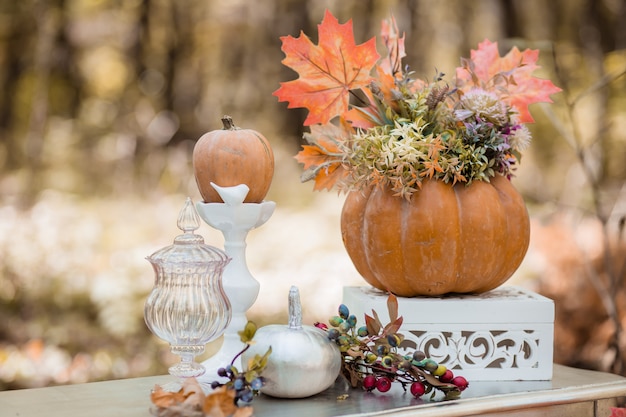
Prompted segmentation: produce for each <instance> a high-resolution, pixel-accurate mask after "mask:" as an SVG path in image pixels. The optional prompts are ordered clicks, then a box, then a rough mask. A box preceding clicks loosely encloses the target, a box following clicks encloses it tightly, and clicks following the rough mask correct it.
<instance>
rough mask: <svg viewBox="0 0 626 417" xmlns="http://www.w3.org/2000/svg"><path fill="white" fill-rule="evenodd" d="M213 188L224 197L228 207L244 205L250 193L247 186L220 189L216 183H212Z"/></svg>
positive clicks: (240, 185)
mask: <svg viewBox="0 0 626 417" xmlns="http://www.w3.org/2000/svg"><path fill="white" fill-rule="evenodd" d="M211 187H213V188H214V189H215V191H217V193H218V194H219V195H220V197H222V200H223V201H224V203H226V205H227V206H231V207H234V206H238V205H240V204H242V203H243V200H245V199H246V196H247V195H248V192H249V191H250V187H248V186H247V185H246V184H239V185H235V186H234V187H220V186H219V185H217V184H215V183H213V182H212V183H211Z"/></svg>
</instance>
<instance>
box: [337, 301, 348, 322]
mask: <svg viewBox="0 0 626 417" xmlns="http://www.w3.org/2000/svg"><path fill="white" fill-rule="evenodd" d="M338 312H339V317H341V318H342V319H344V320H345V319H347V318H348V316H350V309H348V306H346V305H345V304H341V305H340V306H339V309H338Z"/></svg>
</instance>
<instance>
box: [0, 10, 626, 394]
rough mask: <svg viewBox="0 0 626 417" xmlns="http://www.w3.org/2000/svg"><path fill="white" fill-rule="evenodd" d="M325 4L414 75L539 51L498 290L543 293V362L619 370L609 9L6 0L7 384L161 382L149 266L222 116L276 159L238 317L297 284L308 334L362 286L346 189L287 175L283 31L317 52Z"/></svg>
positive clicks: (2, 260) (618, 59) (613, 15)
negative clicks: (254, 284) (346, 232)
mask: <svg viewBox="0 0 626 417" xmlns="http://www.w3.org/2000/svg"><path fill="white" fill-rule="evenodd" d="M326 8H328V9H330V10H331V11H332V13H333V14H334V15H335V16H336V17H337V18H338V19H339V21H340V22H341V23H343V22H346V21H347V20H348V19H350V18H351V19H353V22H354V31H355V38H356V40H357V43H361V42H365V41H366V40H367V39H369V38H371V37H373V36H377V35H378V33H379V30H380V22H381V20H382V19H384V18H387V17H389V15H390V14H393V15H394V16H395V17H396V19H397V22H398V25H399V27H400V29H401V31H405V32H406V50H407V55H408V57H407V58H406V59H405V63H406V64H407V65H409V66H410V68H411V69H412V70H413V71H415V72H416V74H417V75H418V76H421V77H428V78H430V77H432V76H433V75H434V74H435V73H436V70H439V71H442V72H444V73H446V74H449V75H450V76H452V75H453V74H454V69H455V67H456V66H458V65H459V62H460V57H461V56H469V51H470V50H471V49H473V48H476V47H477V44H478V42H480V41H482V40H484V39H485V38H488V39H490V40H492V41H498V43H499V46H500V48H501V54H502V55H503V54H504V53H506V52H507V51H508V50H509V49H510V48H511V47H513V46H517V47H518V48H520V49H525V48H532V49H539V50H540V65H541V66H542V69H541V71H540V74H539V75H540V76H542V77H545V78H550V79H552V80H553V82H554V83H555V84H556V85H558V86H560V87H561V88H563V90H564V91H563V92H562V93H559V94H557V95H554V96H553V98H554V100H555V104H554V105H548V106H542V105H533V106H531V112H532V113H533V115H534V117H535V119H536V120H537V122H536V123H535V124H534V125H531V126H530V128H531V130H532V132H533V136H534V139H533V144H532V145H531V148H530V150H529V151H528V152H527V153H526V154H525V156H524V159H523V160H522V163H521V167H520V168H519V170H518V172H517V177H516V178H515V179H514V183H515V185H516V186H517V187H518V189H519V190H520V191H521V192H522V193H523V195H524V197H525V199H526V201H527V203H528V208H529V211H530V213H531V216H532V219H533V220H532V238H531V247H530V250H529V252H528V255H527V257H526V259H525V261H524V263H523V264H522V267H521V268H520V270H519V271H518V272H517V273H516V275H515V276H514V277H513V278H512V280H511V283H514V284H517V285H523V286H526V287H528V288H531V289H533V290H535V291H538V292H539V293H541V294H543V295H546V296H548V297H551V298H553V299H554V300H555V302H556V308H557V319H556V320H557V321H556V325H555V327H556V329H555V333H556V335H555V337H556V339H555V361H556V362H558V363H562V364H566V365H573V366H579V367H584V368H591V369H599V370H604V371H611V372H615V373H621V374H626V372H625V370H624V365H623V359H624V358H623V357H622V355H624V354H626V349H625V348H624V346H625V338H626V334H624V331H623V328H624V326H625V325H626V298H625V287H626V286H625V279H626V273H625V272H626V271H625V270H626V267H625V262H626V261H625V259H626V244H625V242H624V219H625V215H626V186H625V179H626V164H625V163H624V161H626V133H624V132H626V77H625V76H624V74H625V71H626V25H624V24H623V22H624V21H626V2H625V1H624V0H552V1H542V0H475V1H471V2H470V1H461V0H341V1H330V0H255V1H249V0H20V1H16V0H0V389H13V388H22V387H34V386H46V385H54V384H65V383H77V382H84V381H94V380H101V379H112V378H123V377H131V376H140V375H149V374H156V373H158V372H160V373H165V372H166V369H167V366H168V365H169V364H171V361H172V360H173V358H171V357H170V356H169V355H168V353H167V346H166V345H164V344H163V343H162V342H160V341H158V340H157V339H156V338H154V337H153V336H152V335H151V334H150V333H149V331H148V330H147V329H146V327H145V324H144V323H143V303H144V300H145V298H146V296H147V294H148V292H149V291H150V289H151V287H152V283H153V272H152V269H151V267H150V265H149V263H148V262H147V261H146V260H145V257H146V256H148V255H149V254H151V253H152V252H154V251H156V250H158V249H160V248H161V247H163V246H167V245H169V244H171V242H172V239H173V238H174V237H175V236H176V235H177V234H178V229H177V228H176V217H177V214H178V211H179V209H180V208H182V205H183V203H184V199H185V197H186V196H191V197H192V198H193V199H194V200H195V201H198V200H199V193H198V191H197V189H196V186H195V182H194V179H193V173H192V169H191V152H192V149H193V146H194V143H195V141H196V140H197V139H198V138H199V137H200V136H201V135H202V134H203V133H205V132H207V131H210V130H214V129H220V128H221V122H220V117H221V116H222V115H224V114H229V115H231V116H232V117H233V119H234V120H235V123H236V124H237V125H239V126H241V127H245V128H252V129H255V130H258V131H260V132H262V133H263V134H264V135H265V136H266V137H267V138H268V139H269V140H270V142H271V143H272V146H273V148H274V151H275V155H276V165H277V168H276V174H275V177H274V182H273V185H272V189H271V191H270V195H269V196H268V199H271V200H274V201H276V202H277V210H276V212H275V214H274V216H273V217H272V219H270V221H269V222H268V223H267V224H265V225H264V226H263V227H262V228H259V229H258V230H255V231H253V233H251V235H250V236H249V240H248V262H249V265H250V269H251V271H252V273H253V274H254V275H255V276H256V277H257V279H258V280H259V281H260V282H261V293H260V295H259V299H258V301H257V303H256V304H255V306H254V307H253V308H252V310H251V311H250V316H251V317H250V318H252V319H254V320H256V321H257V322H259V323H260V324H266V323H269V322H279V321H285V320H286V305H287V300H286V299H287V292H288V288H289V286H290V285H291V284H295V285H298V286H299V287H300V289H301V292H302V293H303V294H305V296H304V297H303V305H304V309H305V311H304V314H305V321H306V322H308V323H309V324H311V323H312V322H313V321H314V320H325V319H326V318H327V317H328V316H329V315H331V314H332V311H334V309H335V307H336V305H337V304H338V303H339V302H340V300H341V289H342V287H343V286H344V285H363V284H364V281H362V280H361V279H360V278H359V277H358V276H357V274H356V272H355V270H354V268H353V267H352V265H351V263H350V261H349V259H348V258H347V255H346V253H345V251H344V249H343V246H342V243H341V237H340V231H339V215H340V210H341V205H342V202H343V196H342V195H336V194H334V193H313V192H312V185H311V184H308V183H307V184H301V183H300V182H299V175H300V167H299V166H298V165H297V163H296V162H295V160H294V159H293V155H295V154H296V153H297V152H298V148H299V146H300V143H301V136H302V132H303V128H302V121H303V119H304V116H305V113H304V111H300V110H287V108H286V104H285V103H278V102H277V100H276V98H275V97H273V96H272V92H273V91H274V90H276V89H277V88H278V87H279V83H280V82H281V81H287V80H291V79H294V78H295V77H296V74H295V73H293V72H291V71H290V70H289V69H287V68H286V67H284V66H282V65H281V60H282V59H283V54H282V52H281V50H280V45H281V43H280V37H281V36H285V35H293V36H298V34H299V33H300V30H303V31H304V32H305V33H307V34H308V35H309V36H311V37H312V38H313V40H314V41H316V36H315V34H316V25H317V24H319V23H320V22H321V20H322V17H323V14H324V10H325V9H326ZM379 51H381V52H382V46H381V45H379ZM200 233H201V234H203V235H204V236H205V239H206V241H207V243H209V244H213V245H215V246H221V245H222V240H221V235H219V234H218V233H217V232H216V231H214V230H212V229H210V228H209V227H208V226H206V225H204V226H203V228H201V231H200ZM620 352H621V353H620Z"/></svg>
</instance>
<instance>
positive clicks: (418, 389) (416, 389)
mask: <svg viewBox="0 0 626 417" xmlns="http://www.w3.org/2000/svg"><path fill="white" fill-rule="evenodd" d="M425 392H426V387H425V386H424V384H422V383H421V382H418V381H416V382H414V383H412V384H411V394H413V396H414V397H415V398H417V397H421V396H422V395H424V393H425Z"/></svg>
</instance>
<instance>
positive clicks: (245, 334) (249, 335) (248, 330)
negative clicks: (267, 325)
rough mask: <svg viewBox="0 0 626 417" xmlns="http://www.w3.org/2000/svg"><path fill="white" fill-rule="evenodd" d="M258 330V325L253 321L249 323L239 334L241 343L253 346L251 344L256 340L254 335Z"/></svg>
mask: <svg viewBox="0 0 626 417" xmlns="http://www.w3.org/2000/svg"><path fill="white" fill-rule="evenodd" d="M256 330H257V325H256V323H254V322H253V321H248V322H247V323H246V325H245V327H244V328H243V330H241V331H238V332H237V334H238V335H239V339H240V340H241V343H246V344H252V343H251V342H252V339H253V338H254V335H255V334H256Z"/></svg>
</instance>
